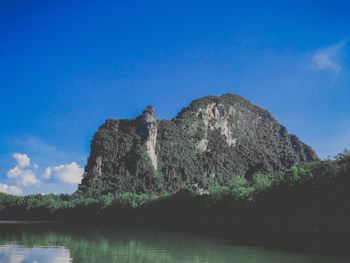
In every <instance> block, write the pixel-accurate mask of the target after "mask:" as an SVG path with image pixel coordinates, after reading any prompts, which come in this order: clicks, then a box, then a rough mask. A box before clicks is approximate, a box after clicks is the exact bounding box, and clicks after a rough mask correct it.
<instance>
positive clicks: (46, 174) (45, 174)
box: [43, 167, 52, 179]
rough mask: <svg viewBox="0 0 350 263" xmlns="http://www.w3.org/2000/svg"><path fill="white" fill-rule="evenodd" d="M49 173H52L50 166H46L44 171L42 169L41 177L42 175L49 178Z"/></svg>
mask: <svg viewBox="0 0 350 263" xmlns="http://www.w3.org/2000/svg"><path fill="white" fill-rule="evenodd" d="M51 173H52V170H51V168H50V167H47V168H46V169H45V171H44V175H43V177H44V178H45V179H50V178H51Z"/></svg>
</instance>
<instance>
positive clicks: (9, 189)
mask: <svg viewBox="0 0 350 263" xmlns="http://www.w3.org/2000/svg"><path fill="white" fill-rule="evenodd" d="M0 192H1V193H5V194H11V195H21V194H22V189H21V188H19V187H17V186H12V185H7V184H1V183H0Z"/></svg>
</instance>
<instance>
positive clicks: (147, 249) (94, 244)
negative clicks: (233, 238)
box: [0, 222, 349, 263]
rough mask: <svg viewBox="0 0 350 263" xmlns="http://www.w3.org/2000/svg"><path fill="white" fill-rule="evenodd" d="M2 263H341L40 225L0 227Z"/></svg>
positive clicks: (175, 237)
mask: <svg viewBox="0 0 350 263" xmlns="http://www.w3.org/2000/svg"><path fill="white" fill-rule="evenodd" d="M0 262H1V263H64V262H75V263H76V262H82V263H93V262H98V263H104V262H107V263H110V262H118V263H123V262H130V263H134V262H135V263H141V262H142V263H148V262H152V263H157V262H162V263H170V262H171V263H172V262H185V263H186V262H191V263H192V262H201V263H202V262H204V263H205V262H208V263H209V262H214V263H220V262H233V263H244V262H248V263H274V262H276V263H277V262H278V263H281V262H285V263H294V262H295V263H306V262H315V263H316V262H317V263H328V262H329V263H330V262H332V263H338V262H339V263H340V262H349V260H347V259H344V258H337V257H328V256H321V255H306V254H297V253H289V252H283V251H279V250H271V249H264V248H259V247H247V246H237V245H234V244H232V243H231V242H228V241H225V240H220V239H212V238H207V237H203V236H198V235H192V234H186V233H175V232H164V231H155V230H142V229H111V228H103V229H101V228H99V229H96V228H94V227H81V226H67V225H65V226H63V225H59V224H46V223H43V222H40V223H36V224H33V223H28V222H27V223H23V222H22V223H18V222H2V223H0Z"/></svg>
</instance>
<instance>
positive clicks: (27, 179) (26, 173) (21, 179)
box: [7, 153, 40, 185]
mask: <svg viewBox="0 0 350 263" xmlns="http://www.w3.org/2000/svg"><path fill="white" fill-rule="evenodd" d="M12 157H13V158H14V159H15V160H16V161H17V165H16V166H15V167H13V168H12V169H10V170H9V171H8V172H7V177H8V178H16V179H17V184H18V185H33V184H38V183H40V181H39V180H38V179H37V178H36V176H35V174H34V173H33V171H32V170H30V169H29V167H30V158H29V157H28V155H27V154H21V153H14V154H13V155H12ZM33 167H34V168H37V167H38V165H35V164H34V166H33Z"/></svg>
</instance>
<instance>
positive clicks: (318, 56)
mask: <svg viewBox="0 0 350 263" xmlns="http://www.w3.org/2000/svg"><path fill="white" fill-rule="evenodd" d="M344 46H345V41H341V42H338V43H335V44H333V45H331V46H328V47H325V48H323V49H320V50H318V51H317V52H316V53H315V54H314V55H313V56H312V62H313V65H314V66H315V67H316V69H318V70H330V71H333V72H335V73H339V72H340V71H341V70H342V66H341V64H340V62H339V53H340V52H341V51H342V49H343V48H344Z"/></svg>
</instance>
